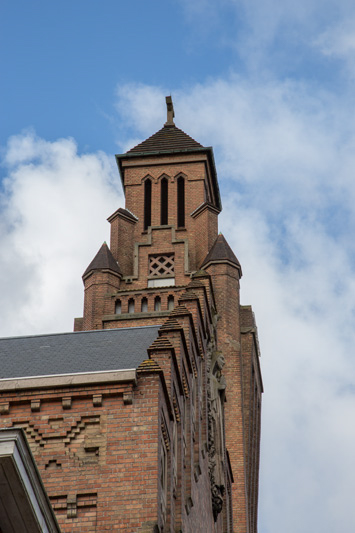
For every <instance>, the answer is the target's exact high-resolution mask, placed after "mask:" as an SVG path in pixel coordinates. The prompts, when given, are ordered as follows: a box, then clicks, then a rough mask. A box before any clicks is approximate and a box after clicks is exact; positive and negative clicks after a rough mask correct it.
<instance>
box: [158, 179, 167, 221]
mask: <svg viewBox="0 0 355 533" xmlns="http://www.w3.org/2000/svg"><path fill="white" fill-rule="evenodd" d="M160 202H161V203H160V224H161V225H162V226H163V225H164V224H167V223H168V180H167V179H166V178H162V180H161V182H160Z"/></svg>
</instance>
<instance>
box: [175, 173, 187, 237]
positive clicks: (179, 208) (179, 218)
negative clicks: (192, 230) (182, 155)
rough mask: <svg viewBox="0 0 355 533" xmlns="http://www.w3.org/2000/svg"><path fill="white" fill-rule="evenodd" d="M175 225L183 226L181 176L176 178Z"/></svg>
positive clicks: (183, 210)
mask: <svg viewBox="0 0 355 533" xmlns="http://www.w3.org/2000/svg"><path fill="white" fill-rule="evenodd" d="M177 225H178V228H184V227H185V180H184V178H183V177H181V176H180V178H178V180H177Z"/></svg>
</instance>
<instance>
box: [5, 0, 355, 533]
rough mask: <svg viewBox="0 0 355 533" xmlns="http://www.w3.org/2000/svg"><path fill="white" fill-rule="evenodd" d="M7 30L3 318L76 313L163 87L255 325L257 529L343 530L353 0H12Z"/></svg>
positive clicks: (353, 487) (62, 321) (49, 327)
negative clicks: (214, 205)
mask: <svg viewBox="0 0 355 533" xmlns="http://www.w3.org/2000/svg"><path fill="white" fill-rule="evenodd" d="M0 50H1V54H0V72H1V82H0V116H1V121H0V150H1V152H0V156H1V166H0V180H1V181H0V194H1V196H0V209H1V211H0V214H1V216H0V243H1V249H2V251H1V253H0V284H1V287H0V309H1V318H0V335H2V336H10V335H22V334H35V333H40V332H56V331H70V330H72V327H73V317H74V316H81V315H82V296H83V292H82V282H81V275H82V273H83V271H84V270H85V268H86V266H87V265H88V263H89V262H90V261H91V259H92V257H93V256H94V255H95V254H96V252H97V250H98V248H99V247H100V245H101V244H102V242H103V241H104V240H108V237H109V232H108V230H109V228H108V223H107V222H106V218H107V217H108V216H109V215H110V214H111V213H112V212H113V211H114V210H115V209H116V208H117V207H119V206H123V205H124V200H123V195H122V191H121V188H120V180H119V177H118V172H117V169H116V168H115V162H114V157H113V155H114V153H122V152H124V151H125V150H126V149H128V148H129V147H131V146H132V145H134V144H136V143H137V142H138V141H141V140H143V139H144V138H146V137H148V136H149V135H151V134H152V133H154V132H155V131H157V130H158V129H160V127H161V126H162V124H163V123H164V121H165V102H164V97H165V95H167V94H172V96H173V100H174V106H175V115H176V117H175V122H176V124H177V126H179V127H181V128H182V129H183V130H184V131H186V132H187V133H189V134H190V135H191V136H192V137H194V138H195V139H196V140H198V141H199V142H201V143H202V144H204V145H206V146H213V147H214V150H215V157H216V163H217V170H218V175H219V180H220V188H221V194H222V202H223V207H224V209H223V212H222V214H221V216H220V230H221V231H222V232H223V233H224V235H225V236H226V238H227V240H228V241H229V243H230V244H231V246H232V247H233V249H234V251H235V253H236V255H237V257H238V259H239V260H240V262H241V264H242V267H243V272H244V276H243V278H242V303H244V304H252V305H253V308H254V311H255V313H256V317H257V322H258V327H259V337H260V344H261V353H262V360H261V363H262V369H263V376H264V387H265V394H264V400H263V428H262V465H261V484H260V517H259V518H260V519H259V533H307V532H312V533H318V532H319V533H320V532H321V533H337V532H338V531H341V530H343V529H344V530H346V531H355V506H354V503H353V498H354V494H355V453H354V449H355V423H354V416H355V357H354V346H355V332H354V318H355V240H354V238H353V234H354V230H355V179H354V177H355V121H354V118H355V116H354V115H355V112H354V109H355V107H354V103H355V91H354V85H355V3H354V2H353V1H350V0H323V1H321V0H298V2H294V1H291V0H248V1H247V0H219V1H218V2H216V1H212V0H164V1H162V0H151V1H150V2H147V1H143V0H141V1H140V0H131V1H130V2H129V3H128V2H117V1H114V0H101V2H96V1H94V0H89V1H87V0H86V1H85V2H84V1H83V0H75V2H73V1H72V0H71V1H68V0H62V1H61V2H41V1H39V0H33V1H32V2H28V1H25V0H12V1H11V2H6V1H5V2H2V3H1V4H0Z"/></svg>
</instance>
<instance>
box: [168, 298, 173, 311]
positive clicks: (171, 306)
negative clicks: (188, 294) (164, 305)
mask: <svg viewBox="0 0 355 533" xmlns="http://www.w3.org/2000/svg"><path fill="white" fill-rule="evenodd" d="M173 309H174V296H173V295H172V294H170V296H168V310H169V311H172V310H173Z"/></svg>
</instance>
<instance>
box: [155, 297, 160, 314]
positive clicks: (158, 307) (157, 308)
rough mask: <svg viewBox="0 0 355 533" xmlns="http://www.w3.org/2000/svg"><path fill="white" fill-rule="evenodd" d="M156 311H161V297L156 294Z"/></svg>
mask: <svg viewBox="0 0 355 533" xmlns="http://www.w3.org/2000/svg"><path fill="white" fill-rule="evenodd" d="M154 311H161V298H160V296H156V297H155V299H154Z"/></svg>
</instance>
